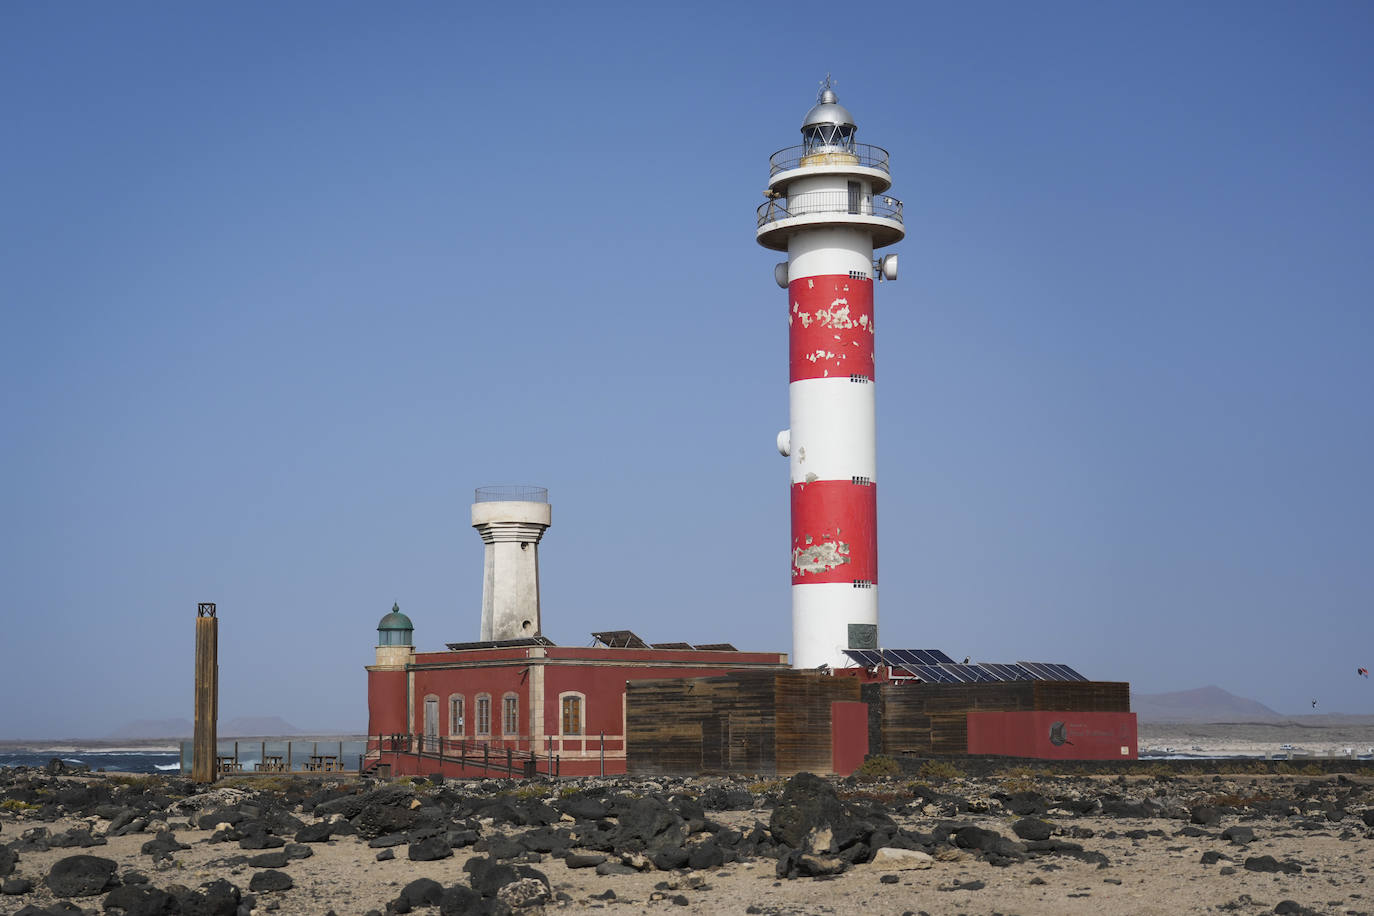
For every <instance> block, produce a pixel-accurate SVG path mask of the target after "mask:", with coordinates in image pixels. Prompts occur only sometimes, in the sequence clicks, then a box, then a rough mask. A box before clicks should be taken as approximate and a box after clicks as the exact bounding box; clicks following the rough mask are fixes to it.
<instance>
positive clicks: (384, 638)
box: [377, 604, 415, 646]
mask: <svg viewBox="0 0 1374 916" xmlns="http://www.w3.org/2000/svg"><path fill="white" fill-rule="evenodd" d="M414 632H415V625H414V624H413V623H411V622H410V618H409V617H407V616H406V615H405V614H402V613H401V606H400V605H399V604H392V605H391V613H390V614H387V615H386V616H385V617H383V618H382V619H381V621H380V622H379V623H378V624H377V645H379V646H409V645H412V643H411V634H412V633H414Z"/></svg>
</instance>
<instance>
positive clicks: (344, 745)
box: [0, 738, 367, 774]
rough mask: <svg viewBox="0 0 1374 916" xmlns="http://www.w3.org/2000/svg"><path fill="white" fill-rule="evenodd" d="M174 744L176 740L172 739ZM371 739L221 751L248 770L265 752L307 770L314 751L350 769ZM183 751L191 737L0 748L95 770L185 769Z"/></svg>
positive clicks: (7, 753) (235, 744)
mask: <svg viewBox="0 0 1374 916" xmlns="http://www.w3.org/2000/svg"><path fill="white" fill-rule="evenodd" d="M169 744H175V742H169ZM366 748H367V743H366V741H364V740H363V739H361V738H343V739H338V738H335V739H332V740H331V739H328V738H326V739H324V740H319V739H315V738H308V739H291V740H282V739H274V740H270V741H268V740H257V741H254V740H250V739H244V740H241V741H235V740H232V739H226V740H223V741H220V742H219V744H218V746H217V752H218V754H219V755H220V756H221V757H232V758H234V759H235V760H236V761H238V765H239V769H240V770H241V771H242V772H245V773H253V772H256V771H257V770H258V764H259V762H260V761H262V759H263V756H264V755H267V756H269V757H273V756H275V758H276V759H275V761H271V762H273V763H274V764H275V765H276V766H281V767H286V768H288V769H290V770H292V771H297V772H299V771H303V770H304V769H305V766H306V764H307V762H308V761H309V760H310V757H311V756H312V755H314V754H329V755H333V756H334V757H336V758H337V759H338V760H339V761H340V762H341V763H342V764H343V766H344V768H345V769H348V770H357V768H358V766H359V765H360V764H361V762H362V756H363V752H364V751H365V750H366ZM183 752H184V754H185V760H186V766H187V768H188V771H189V768H190V765H191V758H192V752H191V742H189V741H183V742H181V750H177V749H176V748H175V747H171V748H169V747H168V745H164V746H163V747H162V748H129V747H124V748H109V747H100V748H94V747H82V746H81V745H80V744H78V743H75V742H74V743H72V744H58V745H56V746H55V747H47V748H44V747H42V746H34V747H16V746H14V745H10V746H8V747H0V767H42V766H47V764H48V761H49V760H52V759H53V758H54V757H57V758H58V759H60V760H62V761H63V762H65V763H67V764H70V765H73V766H75V765H78V764H85V765H86V766H88V767H90V768H91V770H92V771H95V770H105V771H106V772H116V773H171V774H176V773H177V772H179V771H180V770H181V761H182V759H183Z"/></svg>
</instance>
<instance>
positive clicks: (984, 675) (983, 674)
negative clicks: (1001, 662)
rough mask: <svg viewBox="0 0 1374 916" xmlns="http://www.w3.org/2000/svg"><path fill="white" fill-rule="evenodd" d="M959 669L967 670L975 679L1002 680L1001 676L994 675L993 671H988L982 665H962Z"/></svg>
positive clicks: (981, 680)
mask: <svg viewBox="0 0 1374 916" xmlns="http://www.w3.org/2000/svg"><path fill="white" fill-rule="evenodd" d="M959 670H960V671H967V672H968V673H969V674H971V675H973V679H974V680H975V681H980V682H983V681H996V680H1000V678H998V677H996V676H995V675H993V673H992V672H991V671H987V670H986V669H984V668H983V666H982V665H960V666H959Z"/></svg>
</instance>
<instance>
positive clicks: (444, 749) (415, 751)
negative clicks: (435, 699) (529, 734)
mask: <svg viewBox="0 0 1374 916" xmlns="http://www.w3.org/2000/svg"><path fill="white" fill-rule="evenodd" d="M367 740H368V746H369V748H372V749H373V750H374V751H375V753H376V755H377V758H378V759H379V760H380V758H381V756H382V755H385V754H391V755H393V756H407V757H415V758H416V759H417V760H434V761H437V762H438V763H439V764H440V765H441V766H442V765H443V764H444V763H445V762H450V763H456V764H458V765H459V766H461V767H463V768H464V769H467V768H472V769H476V768H477V767H481V769H482V772H483V773H484V774H490V772H491V771H493V770H498V771H501V772H504V773H505V774H506V775H507V776H513V775H515V774H516V773H517V772H518V773H520V774H522V775H527V776H533V775H536V774H539V773H541V772H542V773H543V774H544V775H547V776H559V775H561V772H562V769H563V767H562V760H561V759H560V756H559V755H557V754H544V755H541V754H539V753H537V752H536V751H535V750H534V749H533V747H530V748H528V749H524V750H521V749H519V748H515V747H510V746H509V745H500V744H493V743H491V742H486V741H479V740H475V739H474V740H471V741H469V740H468V739H461V740H459V741H458V742H456V746H455V742H453V741H452V740H451V739H448V738H447V737H446V736H444V737H441V736H435V735H414V734H394V735H369V736H368V739H367ZM374 742H375V743H374ZM527 743H531V742H528V740H527ZM541 761H542V765H541ZM517 764H519V766H517ZM361 768H362V767H361V766H360V767H359V769H360V770H361Z"/></svg>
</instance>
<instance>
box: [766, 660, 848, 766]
mask: <svg viewBox="0 0 1374 916" xmlns="http://www.w3.org/2000/svg"><path fill="white" fill-rule="evenodd" d="M774 677H775V680H774V682H773V683H774V702H775V704H776V705H775V709H776V710H777V723H778V727H777V742H778V752H777V770H776V772H775V774H774V775H777V776H791V775H793V774H794V773H801V772H808V773H831V772H834V769H835V767H834V761H833V755H832V754H831V732H830V704H831V703H833V702H835V701H837V700H839V701H846V700H849V701H857V700H858V699H859V696H860V686H859V682H858V681H857V680H855V679H854V678H852V677H832V676H830V675H814V674H804V673H802V672H800V671H798V672H795V673H790V674H779V675H774ZM846 775H848V774H846Z"/></svg>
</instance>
